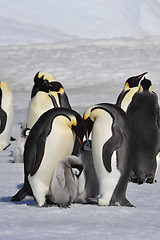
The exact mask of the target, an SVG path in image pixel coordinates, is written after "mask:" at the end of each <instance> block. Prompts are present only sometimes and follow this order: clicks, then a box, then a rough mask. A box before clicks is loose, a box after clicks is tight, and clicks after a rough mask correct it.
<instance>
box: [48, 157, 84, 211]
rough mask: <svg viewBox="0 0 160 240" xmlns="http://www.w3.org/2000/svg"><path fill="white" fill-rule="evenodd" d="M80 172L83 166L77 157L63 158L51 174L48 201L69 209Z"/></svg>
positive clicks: (74, 195)
mask: <svg viewBox="0 0 160 240" xmlns="http://www.w3.org/2000/svg"><path fill="white" fill-rule="evenodd" d="M82 170H83V164H82V162H81V160H80V158H78V157H77V156H73V155H70V156H67V157H65V158H63V159H62V160H61V161H60V162H59V163H58V165H57V167H56V168H55V171H54V174H53V178H52V182H51V195H50V200H51V201H52V202H54V203H56V204H57V205H58V206H61V207H69V206H70V205H71V203H73V201H74V199H75V197H76V195H77V188H78V186H77V185H78V184H77V182H78V179H79V177H80V175H81V173H82Z"/></svg>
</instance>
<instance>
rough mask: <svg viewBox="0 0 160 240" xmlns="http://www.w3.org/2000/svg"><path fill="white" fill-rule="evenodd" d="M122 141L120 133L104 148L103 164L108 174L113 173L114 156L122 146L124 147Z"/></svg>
mask: <svg viewBox="0 0 160 240" xmlns="http://www.w3.org/2000/svg"><path fill="white" fill-rule="evenodd" d="M117 135H118V136H117ZM122 141H123V136H122V134H121V132H120V131H119V134H114V135H113V136H112V137H111V138H110V139H109V140H108V141H107V142H106V143H105V144H104V146H103V150H102V157H103V164H104V166H105V168H106V170H107V171H108V172H111V171H112V167H111V159H112V154H113V153H114V151H115V150H117V149H118V148H120V146H121V145H122Z"/></svg>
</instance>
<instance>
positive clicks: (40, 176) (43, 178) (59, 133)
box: [28, 117, 75, 207]
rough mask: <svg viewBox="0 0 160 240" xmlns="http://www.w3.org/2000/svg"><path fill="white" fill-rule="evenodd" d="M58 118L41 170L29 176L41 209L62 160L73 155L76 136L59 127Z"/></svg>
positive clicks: (67, 129) (48, 141) (47, 144)
mask: <svg viewBox="0 0 160 240" xmlns="http://www.w3.org/2000/svg"><path fill="white" fill-rule="evenodd" d="M58 118H59V117H57V118H56V119H55V120H54V122H53V125H52V130H51V133H50V135H49V136H48V137H47V140H46V144H45V151H44V155H43V159H42V162H41V164H40V166H39V169H38V170H37V172H36V173H35V174H34V175H33V176H30V175H29V176H28V180H29V183H30V185H31V188H32V191H33V194H34V196H35V198H36V200H37V202H38V205H39V206H40V207H41V206H43V205H44V203H45V196H46V195H47V193H48V192H49V190H50V184H51V180H52V177H53V173H54V170H55V168H56V166H57V164H58V163H59V162H60V160H61V159H62V158H64V157H65V156H67V155H71V153H72V150H73V147H74V140H75V136H74V134H73V132H72V130H71V129H70V128H68V127H67V126H65V125H61V126H60V127H58V125H59V123H58Z"/></svg>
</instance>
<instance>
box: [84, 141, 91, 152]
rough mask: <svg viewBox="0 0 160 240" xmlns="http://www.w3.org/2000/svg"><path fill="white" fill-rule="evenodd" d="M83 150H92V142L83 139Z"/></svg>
mask: <svg viewBox="0 0 160 240" xmlns="http://www.w3.org/2000/svg"><path fill="white" fill-rule="evenodd" d="M82 150H83V151H92V142H91V140H89V139H88V141H84V142H83V144H82Z"/></svg>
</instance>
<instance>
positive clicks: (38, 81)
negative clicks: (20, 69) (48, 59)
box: [31, 72, 55, 98]
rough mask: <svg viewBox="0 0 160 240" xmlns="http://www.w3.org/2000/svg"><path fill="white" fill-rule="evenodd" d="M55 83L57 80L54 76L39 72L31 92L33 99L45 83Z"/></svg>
mask: <svg viewBox="0 0 160 240" xmlns="http://www.w3.org/2000/svg"><path fill="white" fill-rule="evenodd" d="M46 80H47V81H48V82H53V81H54V80H55V78H54V76H53V75H52V74H51V73H49V72H38V73H36V75H35V77H34V85H33V88H32V91H31V98H32V97H34V96H35V95H36V94H37V92H38V91H39V88H40V86H41V85H42V84H43V83H44V81H46Z"/></svg>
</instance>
